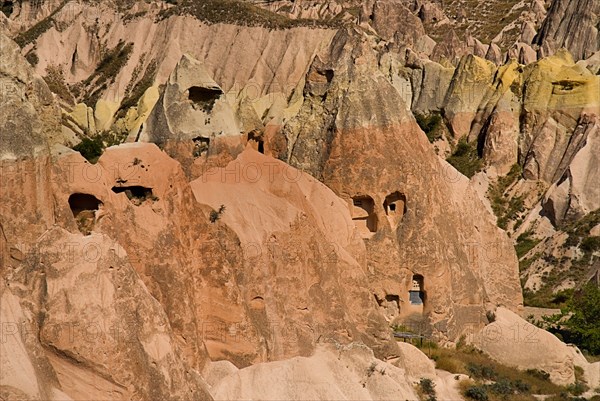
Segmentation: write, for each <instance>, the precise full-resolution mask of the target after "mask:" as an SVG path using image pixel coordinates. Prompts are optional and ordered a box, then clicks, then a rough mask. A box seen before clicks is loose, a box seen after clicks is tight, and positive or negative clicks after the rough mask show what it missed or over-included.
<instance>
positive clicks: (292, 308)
mask: <svg viewBox="0 0 600 401" xmlns="http://www.w3.org/2000/svg"><path fill="white" fill-rule="evenodd" d="M191 185H192V188H193V190H194V194H195V196H196V199H197V200H198V201H199V202H201V203H206V204H208V205H210V206H212V207H213V209H214V210H219V209H220V207H221V206H220V205H223V206H224V209H223V210H224V211H223V215H222V217H220V218H219V220H221V221H223V223H224V224H226V225H227V226H229V227H230V228H231V229H232V230H233V231H235V232H236V234H237V235H238V237H239V238H240V241H241V245H242V249H243V250H244V263H243V266H240V267H238V273H237V274H238V275H239V276H238V277H239V279H238V280H237V282H238V285H239V286H240V288H241V289H242V297H243V299H244V301H245V303H246V304H247V305H249V310H248V313H249V315H250V317H251V318H252V319H256V320H259V321H260V322H261V325H262V327H261V330H262V331H263V332H264V333H271V334H270V335H271V336H273V338H274V341H272V340H269V338H265V340H266V350H265V352H266V356H267V358H268V360H273V359H283V358H285V357H288V356H290V355H303V356H308V355H310V354H311V352H312V351H313V350H314V347H315V346H316V344H317V343H319V342H321V341H327V340H328V339H329V340H335V341H336V342H338V343H342V344H344V343H348V342H349V341H361V342H362V343H365V344H367V345H369V346H370V347H371V348H373V349H375V350H376V354H377V355H379V356H381V357H383V356H385V355H389V354H390V353H397V350H395V348H394V347H393V344H392V343H391V341H390V337H389V334H388V333H387V329H386V326H387V324H386V322H385V320H384V319H383V318H382V316H381V315H379V313H378V309H377V304H376V302H375V300H374V299H373V296H372V295H371V293H370V291H369V290H368V286H367V285H366V283H367V281H368V279H367V276H366V274H365V273H366V272H365V270H364V267H365V266H364V261H365V248H364V244H363V243H362V240H361V239H360V236H359V235H358V233H357V232H356V229H355V227H354V224H353V222H352V220H351V218H350V215H349V213H348V208H347V205H346V203H345V202H344V201H342V200H341V199H339V198H338V197H337V196H336V195H335V194H334V193H333V192H332V191H331V190H330V189H329V188H327V187H326V186H325V185H323V184H322V183H320V182H319V181H317V180H315V179H314V178H312V177H310V176H309V175H308V174H305V173H302V172H300V171H298V170H296V169H295V168H293V167H291V166H289V165H287V164H285V163H283V162H281V161H279V160H276V159H273V158H271V157H267V156H264V155H261V154H260V153H258V152H256V151H255V150H252V149H246V150H245V151H244V152H243V153H241V154H240V155H239V156H238V157H237V158H236V159H235V160H234V161H232V162H231V163H229V164H228V165H227V166H225V167H223V168H214V169H211V170H209V171H208V172H206V173H205V174H204V175H203V176H201V177H200V178H198V179H196V180H195V181H193V182H192V183H191ZM282 299H285V303H281V302H280V300H282ZM227 345H228V344H222V345H221V346H222V347H226V346H227ZM209 349H210V345H209Z"/></svg>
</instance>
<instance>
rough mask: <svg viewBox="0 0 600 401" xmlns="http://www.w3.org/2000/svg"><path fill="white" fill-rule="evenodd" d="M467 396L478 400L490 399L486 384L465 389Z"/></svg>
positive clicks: (485, 400)
mask: <svg viewBox="0 0 600 401" xmlns="http://www.w3.org/2000/svg"><path fill="white" fill-rule="evenodd" d="M465 396H467V397H469V398H470V399H472V400H476V401H487V400H488V394H487V390H486V388H485V386H471V387H469V388H467V390H466V391H465Z"/></svg>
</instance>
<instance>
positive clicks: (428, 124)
mask: <svg viewBox="0 0 600 401" xmlns="http://www.w3.org/2000/svg"><path fill="white" fill-rule="evenodd" d="M415 119H416V120H417V124H419V127H421V129H422V130H423V132H425V135H427V139H429V142H431V143H433V142H435V141H437V140H438V139H442V136H443V131H442V125H443V123H444V121H443V119H442V116H441V115H440V114H439V113H432V114H429V115H423V114H420V113H415Z"/></svg>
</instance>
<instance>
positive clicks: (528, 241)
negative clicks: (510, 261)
mask: <svg viewBox="0 0 600 401" xmlns="http://www.w3.org/2000/svg"><path fill="white" fill-rule="evenodd" d="M539 242H540V241H539V240H536V239H533V238H531V231H527V232H524V233H523V234H521V235H519V236H518V237H517V244H516V245H515V251H516V252H517V257H518V258H519V259H521V258H522V257H523V256H525V255H526V254H527V252H529V251H530V250H532V249H533V248H534V247H535V246H536V245H537V244H538V243H539Z"/></svg>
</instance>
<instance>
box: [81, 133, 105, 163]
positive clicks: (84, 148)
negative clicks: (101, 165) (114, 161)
mask: <svg viewBox="0 0 600 401" xmlns="http://www.w3.org/2000/svg"><path fill="white" fill-rule="evenodd" d="M73 150H76V151H78V152H79V153H81V155H82V156H83V157H84V158H85V159H86V160H88V161H89V162H91V163H96V161H98V158H99V157H100V156H101V155H102V152H103V150H104V144H103V143H102V139H101V138H100V137H99V136H96V137H94V138H88V137H85V138H83V140H82V141H81V142H80V143H79V144H77V145H75V146H74V147H73Z"/></svg>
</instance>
